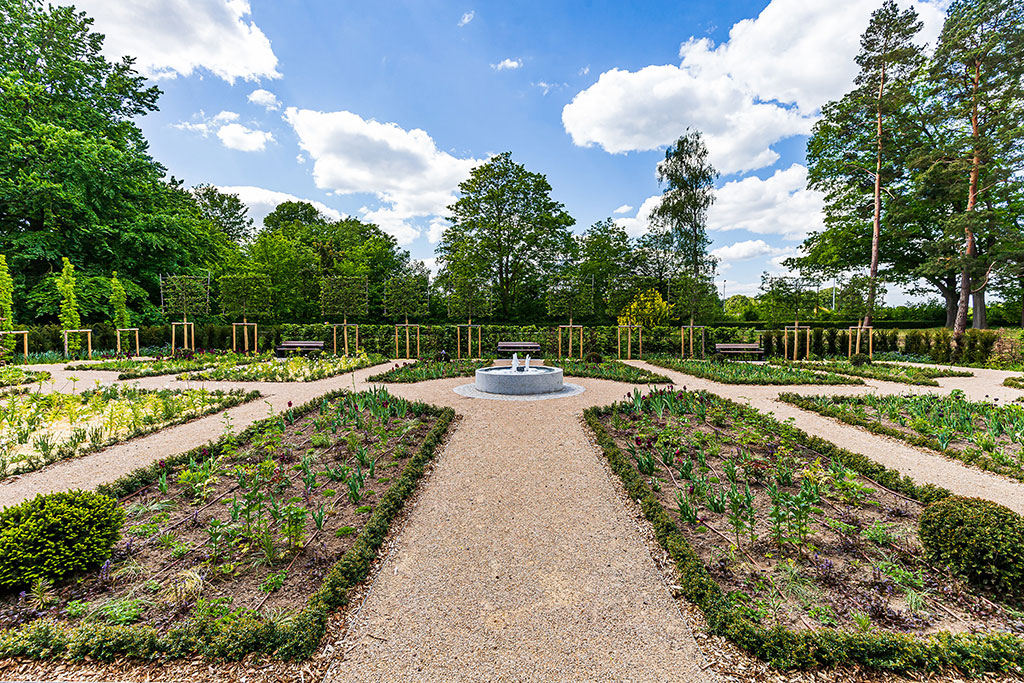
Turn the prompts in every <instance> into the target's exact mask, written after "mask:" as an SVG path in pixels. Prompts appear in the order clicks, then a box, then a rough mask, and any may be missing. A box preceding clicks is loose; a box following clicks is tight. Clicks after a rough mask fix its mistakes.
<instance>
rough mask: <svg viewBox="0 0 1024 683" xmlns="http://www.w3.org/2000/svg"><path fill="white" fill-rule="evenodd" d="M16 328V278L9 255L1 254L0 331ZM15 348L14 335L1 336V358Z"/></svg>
mask: <svg viewBox="0 0 1024 683" xmlns="http://www.w3.org/2000/svg"><path fill="white" fill-rule="evenodd" d="M13 329H14V280H12V279H11V271H10V270H8V269H7V256H5V255H4V254H0V331H3V332H10V331H11V330H13ZM13 350H14V337H13V336H12V335H9V334H5V335H4V336H3V337H0V359H3V358H4V357H6V356H7V354H8V353H10V352H11V351H13Z"/></svg>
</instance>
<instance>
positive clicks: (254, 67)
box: [75, 0, 281, 83]
mask: <svg viewBox="0 0 1024 683" xmlns="http://www.w3.org/2000/svg"><path fill="white" fill-rule="evenodd" d="M75 6H76V7H77V8H78V9H79V10H84V11H85V12H86V13H88V15H89V16H90V17H93V18H94V19H95V20H96V21H95V24H94V25H95V27H96V30H97V31H99V32H101V33H103V34H105V35H106V41H105V42H104V52H105V53H106V54H107V55H109V56H110V57H113V58H120V57H121V56H123V55H131V56H133V57H135V58H136V63H135V64H136V68H138V70H139V71H140V73H142V74H143V75H145V76H147V77H149V78H154V79H161V78H177V77H178V76H191V75H192V74H193V73H196V72H201V71H207V72H209V73H212V74H214V75H215V76H218V77H219V78H222V79H224V80H225V81H227V82H229V83H234V82H235V80H236V79H239V78H241V79H244V80H247V81H255V80H259V79H261V78H279V77H280V76H281V74H280V73H279V72H278V71H277V56H276V55H275V54H274V51H273V49H272V48H271V46H270V40H269V39H268V38H267V36H266V35H265V34H264V33H263V31H262V30H260V28H259V26H257V25H256V23H255V22H254V21H252V20H251V18H250V15H251V8H250V6H249V2H248V0H131V2H112V1H111V0H78V1H77V2H76V3H75Z"/></svg>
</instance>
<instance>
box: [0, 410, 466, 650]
mask: <svg viewBox="0 0 1024 683" xmlns="http://www.w3.org/2000/svg"><path fill="white" fill-rule="evenodd" d="M345 393H347V392H346V391H345V390H337V391H332V392H329V393H327V394H324V395H322V396H320V397H317V398H315V399H313V400H311V401H308V402H307V403H305V404H303V405H301V406H298V407H295V408H293V409H292V413H293V415H294V416H295V417H300V416H302V415H305V414H307V413H309V412H311V411H313V410H315V409H317V408H319V407H320V406H321V405H322V404H323V403H324V402H327V401H330V400H332V399H334V398H337V397H338V396H341V395H344V394H345ZM413 409H414V411H418V413H417V414H427V415H434V416H436V418H437V420H436V422H435V423H434V426H433V427H432V428H431V430H430V432H429V433H428V434H427V436H426V438H425V439H424V441H423V443H422V444H421V446H420V449H419V451H418V452H417V453H416V454H415V455H414V456H413V457H412V458H411V459H410V460H409V462H408V463H407V464H406V467H405V469H404V470H403V472H402V474H401V476H399V477H398V478H397V479H396V480H395V481H394V482H393V483H392V484H391V486H390V487H389V488H388V490H387V492H386V493H385V494H384V496H383V497H382V498H381V500H380V502H379V503H378V505H377V507H376V508H375V509H374V511H373V513H372V514H371V515H370V518H369V520H368V521H367V523H366V526H365V527H363V530H362V531H361V532H360V533H359V536H358V537H357V538H356V541H355V543H354V545H353V546H352V547H351V548H349V550H348V551H347V552H346V553H345V554H344V555H343V556H342V557H341V559H339V560H338V562H336V563H335V564H334V566H333V567H331V569H330V571H329V572H328V574H327V576H326V577H324V581H323V584H322V585H321V587H320V589H319V590H318V591H317V592H316V593H314V594H313V595H312V596H311V597H310V598H309V600H308V601H307V603H306V606H305V607H304V608H303V609H302V610H301V611H300V612H299V613H298V614H297V615H296V617H295V619H294V621H293V622H292V624H291V625H290V626H281V627H277V626H275V625H274V624H273V623H271V622H267V621H264V620H263V619H261V618H259V616H258V615H256V614H254V613H252V612H248V611H242V612H233V613H230V614H226V615H225V614H223V613H218V612H216V611H213V610H211V611H209V612H207V613H203V614H201V615H199V616H196V617H193V618H191V619H189V620H187V621H185V622H184V623H182V624H181V625H178V626H175V627H174V628H171V629H170V630H169V631H168V632H167V633H166V634H163V635H160V634H158V633H157V632H156V631H155V630H154V629H153V628H152V627H150V626H145V625H132V626H110V625H106V624H96V623H81V624H78V625H76V626H69V625H67V624H65V623H62V622H59V621H56V620H53V619H49V618H43V619H37V620H35V621H32V622H29V623H28V624H25V625H23V626H20V627H18V628H14V629H9V630H7V631H0V658H2V657H27V658H32V659H50V658H62V659H69V660H73V661H82V660H85V659H86V658H91V659H97V660H102V661H111V660H113V659H116V658H123V657H132V658H137V659H154V658H158V657H159V658H169V659H176V658H183V657H193V656H196V655H199V656H204V657H209V658H221V659H232V660H234V659H241V658H242V657H244V656H246V655H248V654H251V653H255V652H261V653H265V654H269V655H272V656H274V657H277V658H280V659H307V658H309V657H310V656H311V655H312V654H313V653H314V652H315V651H316V649H317V648H318V647H319V646H320V641H321V640H322V638H323V635H324V633H326V631H327V618H328V616H329V614H330V612H331V610H333V609H335V608H337V607H339V606H341V605H344V604H346V603H347V602H348V595H349V591H350V590H351V589H352V588H353V587H355V586H356V585H358V584H359V583H360V582H362V581H363V580H364V579H365V578H366V576H367V575H368V574H369V571H370V567H371V565H372V563H373V561H374V560H375V559H376V557H377V552H378V551H379V550H380V547H381V545H382V544H383V542H384V539H385V538H386V536H387V533H388V530H389V529H390V528H391V523H392V522H393V521H394V519H395V518H396V517H397V516H398V513H399V512H400V511H401V510H402V508H403V507H404V505H405V502H406V500H407V499H408V498H409V496H410V495H411V494H412V493H413V491H415V489H416V486H417V484H418V483H419V480H420V479H421V478H422V477H423V474H424V472H425V471H426V468H427V465H428V464H429V463H430V461H431V460H432V459H433V457H434V454H435V452H436V450H437V447H438V446H439V445H440V444H441V442H442V440H443V439H444V436H445V434H446V433H447V431H448V428H449V426H450V425H451V423H452V421H453V420H454V418H455V411H454V410H453V409H451V408H443V409H438V408H434V407H432V406H428V405H426V404H423V403H418V404H413ZM281 419H282V418H281V416H280V415H275V416H273V417H270V418H266V419H264V420H261V421H259V422H257V423H254V424H253V425H250V426H249V427H248V428H247V429H245V430H244V431H243V432H241V433H240V434H239V435H238V436H237V437H231V436H230V435H226V436H223V437H221V438H220V439H219V440H218V441H217V442H216V443H212V444H208V445H206V446H199V447H196V448H194V449H192V450H191V451H188V452H186V453H180V454H178V455H176V456H173V457H169V458H166V459H165V460H163V461H162V462H160V463H154V464H153V465H150V466H149V467H144V468H141V469H139V470H136V471H135V472H132V473H131V474H128V475H126V476H124V477H121V478H120V479H118V480H117V481H114V482H112V483H110V484H105V485H103V486H100V487H98V488H97V491H100V492H102V493H104V494H106V495H108V496H113V497H124V496H127V495H130V494H133V493H136V492H138V491H140V490H141V489H143V488H145V487H147V486H149V485H151V484H153V483H154V482H155V481H157V479H158V478H159V476H160V474H161V473H162V472H164V471H166V468H169V467H174V466H176V465H179V464H184V463H187V462H188V461H189V459H190V458H191V459H199V458H210V457H216V456H217V455H218V454H219V453H220V452H221V451H222V450H223V449H224V448H225V446H227V445H229V444H231V443H237V442H240V441H245V440H247V439H249V438H251V437H252V436H253V435H255V434H256V433H257V432H258V431H259V430H261V429H263V428H264V427H266V426H267V425H268V424H270V423H271V422H272V421H279V420H281Z"/></svg>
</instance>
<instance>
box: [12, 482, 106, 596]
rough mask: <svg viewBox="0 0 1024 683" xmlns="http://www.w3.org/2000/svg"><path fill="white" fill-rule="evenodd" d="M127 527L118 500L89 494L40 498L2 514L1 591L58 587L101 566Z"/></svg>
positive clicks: (62, 494)
mask: <svg viewBox="0 0 1024 683" xmlns="http://www.w3.org/2000/svg"><path fill="white" fill-rule="evenodd" d="M122 524H124V510H122V509H121V507H119V506H118V504H117V501H116V500H114V499H113V498H110V497H108V496H105V495H101V494H98V493H92V492H90V491H67V492H61V493H51V494H48V495H43V494H40V495H38V496H36V497H35V498H33V499H31V500H27V501H25V502H24V503H21V504H19V505H15V506H13V507H9V508H4V509H3V510H2V511H0V588H17V587H20V586H27V585H31V583H32V582H34V581H36V580H37V579H46V580H49V581H54V582H59V581H62V580H63V579H65V578H67V577H69V576H71V575H72V574H74V573H76V572H80V571H84V570H87V569H92V568H94V567H97V566H99V565H100V564H101V563H102V562H103V561H104V560H105V559H107V557H108V556H109V555H110V551H111V549H112V548H113V546H114V543H116V542H117V540H118V538H119V536H120V532H121V526H122Z"/></svg>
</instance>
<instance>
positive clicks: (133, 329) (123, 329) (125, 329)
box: [115, 327, 142, 356]
mask: <svg viewBox="0 0 1024 683" xmlns="http://www.w3.org/2000/svg"><path fill="white" fill-rule="evenodd" d="M115 331H116V332H117V352H118V353H121V333H122V332H134V333H135V355H136V356H141V355H142V354H141V353H140V348H139V328H137V327H119V328H117V330H115Z"/></svg>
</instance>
